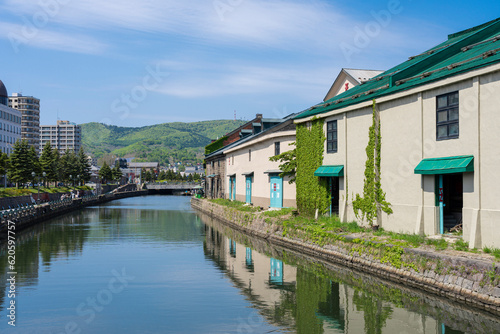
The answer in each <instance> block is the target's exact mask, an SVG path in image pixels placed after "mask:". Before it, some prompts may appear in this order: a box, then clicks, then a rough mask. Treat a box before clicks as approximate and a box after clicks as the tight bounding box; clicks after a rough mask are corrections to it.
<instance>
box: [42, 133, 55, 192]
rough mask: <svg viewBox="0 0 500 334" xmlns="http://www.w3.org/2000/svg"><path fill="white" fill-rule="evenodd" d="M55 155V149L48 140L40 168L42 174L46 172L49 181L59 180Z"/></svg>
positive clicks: (46, 178)
mask: <svg viewBox="0 0 500 334" xmlns="http://www.w3.org/2000/svg"><path fill="white" fill-rule="evenodd" d="M54 159H55V156H54V151H52V146H51V145H50V142H49V141H48V142H47V143H46V144H45V146H44V147H43V150H42V155H41V156H40V160H39V161H40V170H41V172H42V174H43V173H44V172H45V180H47V181H49V182H50V181H54V182H55V181H57V168H55V167H56V166H55V161H54Z"/></svg>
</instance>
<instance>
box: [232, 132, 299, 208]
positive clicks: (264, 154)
mask: <svg viewBox="0 0 500 334" xmlns="http://www.w3.org/2000/svg"><path fill="white" fill-rule="evenodd" d="M278 141H279V142H280V152H281V153H283V152H285V151H289V150H291V149H293V147H291V146H289V144H290V143H292V142H294V141H295V131H281V132H274V133H270V134H268V135H265V136H262V137H258V138H255V139H254V140H251V141H249V142H248V143H244V144H242V145H240V146H238V147H236V148H234V149H232V150H228V151H227V152H225V154H226V164H227V165H226V175H232V174H236V200H238V201H241V202H245V199H246V188H245V187H246V184H245V182H246V177H245V175H242V174H243V173H248V172H253V173H254V175H253V178H252V203H253V204H254V205H256V206H261V207H264V208H267V207H269V204H270V178H269V174H265V172H266V171H268V170H277V169H279V165H280V163H279V162H272V161H269V157H272V156H274V143H275V142H278ZM249 150H251V152H252V153H251V160H250V161H249V156H248V151H249ZM233 159H234V163H233ZM226 178H227V179H229V178H228V177H227V176H226ZM288 181H289V178H285V179H284V180H283V206H284V207H296V201H295V194H296V193H295V184H289V183H288ZM226 198H229V181H227V182H226Z"/></svg>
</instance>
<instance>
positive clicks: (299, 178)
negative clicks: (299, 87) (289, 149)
mask: <svg viewBox="0 0 500 334" xmlns="http://www.w3.org/2000/svg"><path fill="white" fill-rule="evenodd" d="M323 125H324V120H323V119H315V118H313V119H312V120H311V122H307V123H302V124H297V141H296V149H297V170H296V184H297V187H296V191H297V196H296V198H297V208H298V210H299V212H300V214H301V215H306V216H313V215H314V214H315V212H316V209H318V212H319V213H320V214H326V213H327V212H328V210H329V208H330V201H331V199H330V193H329V191H328V181H327V180H326V179H324V178H318V177H317V176H314V172H315V171H316V169H318V167H320V166H321V165H322V164H323V153H324V149H325V140H326V137H325V134H324V131H323Z"/></svg>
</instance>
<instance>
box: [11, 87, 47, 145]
mask: <svg viewBox="0 0 500 334" xmlns="http://www.w3.org/2000/svg"><path fill="white" fill-rule="evenodd" d="M9 107H11V108H14V109H17V110H19V111H20V112H21V115H22V116H21V117H22V119H21V139H23V140H26V141H27V142H28V144H29V145H30V146H33V147H34V148H35V150H36V151H37V154H38V152H39V147H40V99H37V98H36V97H33V96H23V95H22V94H20V93H13V94H12V96H9Z"/></svg>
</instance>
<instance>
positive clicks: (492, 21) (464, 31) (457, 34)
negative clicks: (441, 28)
mask: <svg viewBox="0 0 500 334" xmlns="http://www.w3.org/2000/svg"><path fill="white" fill-rule="evenodd" d="M497 21H500V17H499V18H496V19H494V20H491V21H489V22H486V23H483V24H480V25H478V26H475V27H472V28H469V29H465V30H462V31H459V32H455V33H453V34H449V35H448V39H449V40H450V39H452V38H455V37H459V36H461V35H465V34H468V33H470V32H473V31H476V30H480V29H482V28H485V27H486V26H489V25H490V24H493V23H495V22H497Z"/></svg>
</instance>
